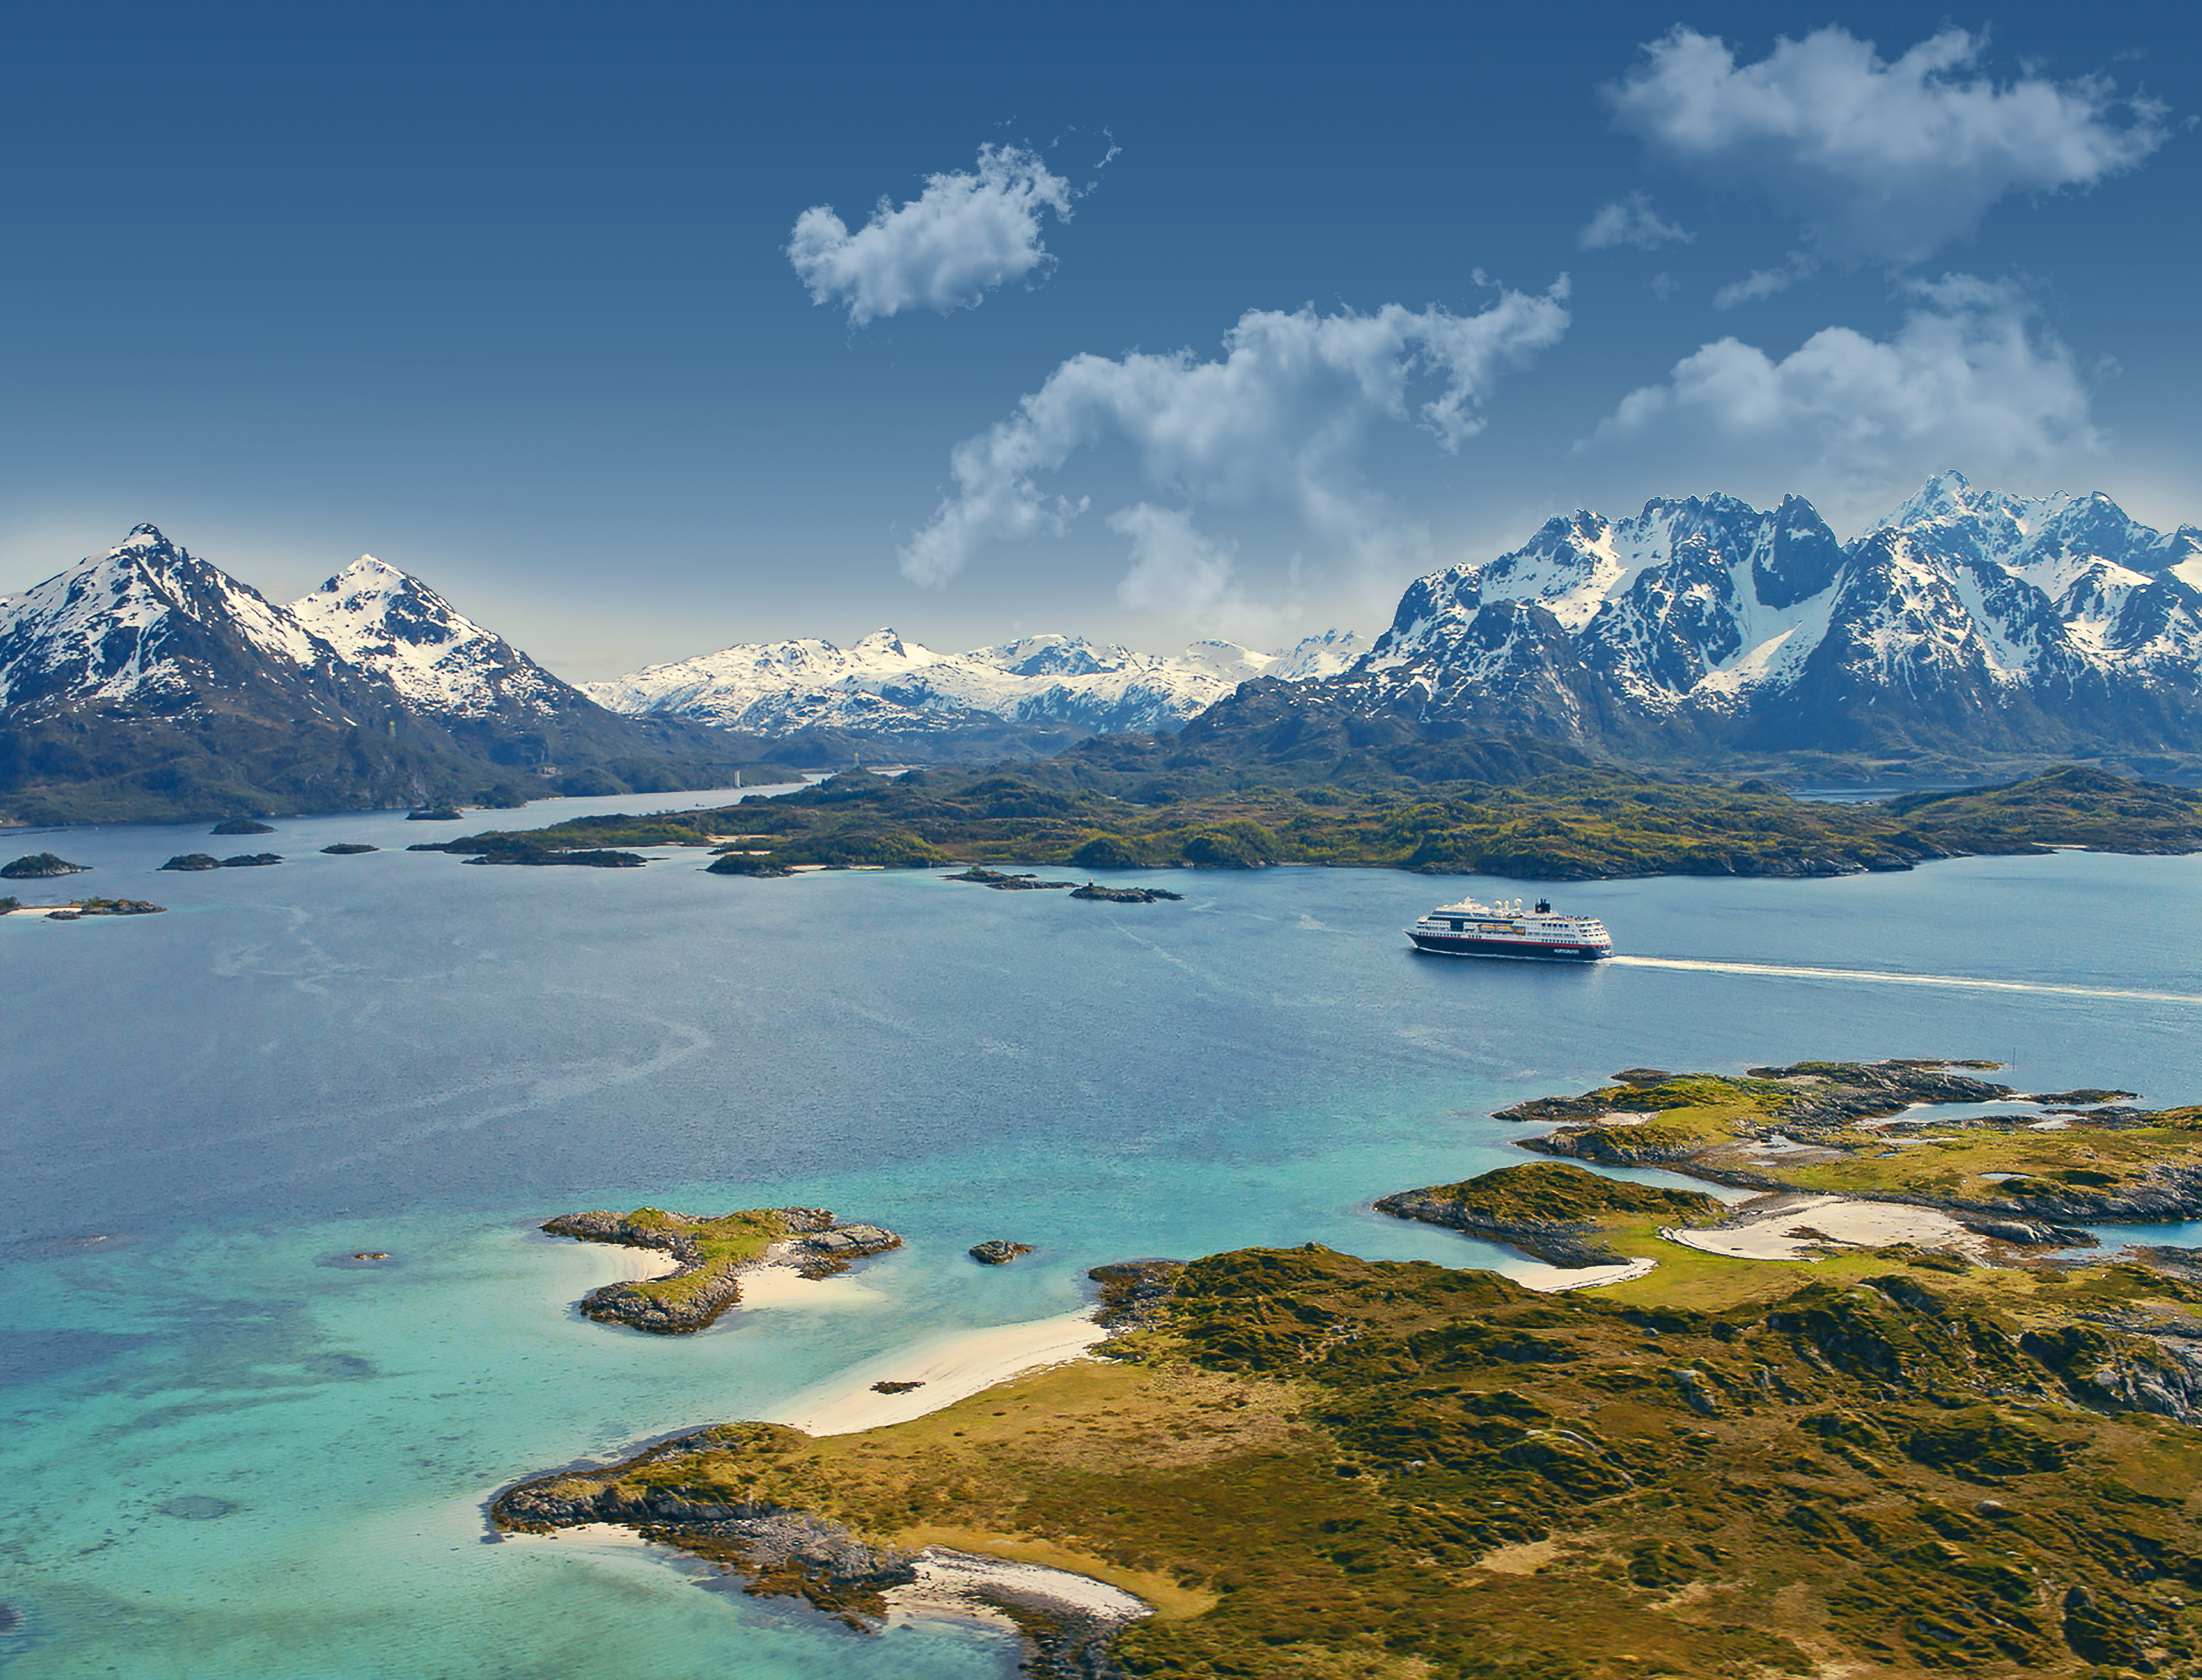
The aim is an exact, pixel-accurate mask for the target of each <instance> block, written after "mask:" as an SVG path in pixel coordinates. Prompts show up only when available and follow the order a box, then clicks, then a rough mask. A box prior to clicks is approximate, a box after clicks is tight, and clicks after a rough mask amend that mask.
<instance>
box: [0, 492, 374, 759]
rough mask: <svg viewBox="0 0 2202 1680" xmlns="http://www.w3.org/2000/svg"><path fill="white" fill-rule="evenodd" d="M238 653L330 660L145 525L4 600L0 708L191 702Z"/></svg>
mask: <svg viewBox="0 0 2202 1680" xmlns="http://www.w3.org/2000/svg"><path fill="white" fill-rule="evenodd" d="M225 645H229V646H231V647H232V648H233V651H237V652H241V653H243V654H244V656H245V657H248V658H253V657H256V658H259V659H264V660H266V661H268V662H270V663H272V664H274V666H276V667H277V668H279V669H290V670H293V671H307V670H310V669H314V668H315V667H316V666H318V665H321V664H322V663H325V662H327V661H328V660H330V659H331V658H332V657H333V650H332V649H331V648H330V647H329V646H328V645H327V643H325V642H323V641H321V640H320V639H318V638H317V637H315V635H314V634H312V633H311V632H310V631H309V630H308V629H307V628H305V627H304V626H303V625H302V624H300V623H299V622H297V619H296V618H294V617H292V616H291V614H289V613H288V612H286V611H285V610H284V609H282V608H281V607H280V606H276V605H274V604H273V603H271V602H269V601H268V600H266V599H264V598H262V596H261V595H260V593H259V592H257V591H256V590H253V589H250V588H248V587H245V586H244V584H241V583H238V581H236V580H235V579H233V578H232V577H230V576H228V575H227V574H226V573H224V572H222V571H221V570H219V569H217V568H215V567H214V566H211V565H209V564H208V563H206V562H205V561H203V560H201V559H198V558H197V557H195V556H193V555H191V554H190V553H189V552H187V551H185V550H184V549H181V548H179V547H178V546H176V545H174V543H171V542H170V541H169V540H168V539H167V538H166V537H164V536H163V535H162V533H160V531H159V530H157V529H156V528H154V527H153V526H150V525H140V526H138V527H137V528H135V529H133V530H132V532H131V533H130V534H129V535H128V536H127V538H125V539H123V540H122V541H121V543H118V544H117V545H115V547H113V548H111V549H109V550H108V551H107V552H106V553H104V554H98V555H93V556H91V557H89V558H86V559H83V560H79V561H78V562H77V563H75V564H74V565H73V566H69V567H68V568H67V569H64V570H62V572H60V573H59V574H57V575H55V576H53V577H50V578H48V579H47V580H46V581H44V583H41V584H38V585H37V586H36V587H33V588H32V589H29V590H26V591H25V592H23V593H22V594H21V595H12V596H9V597H6V598H4V599H0V711H5V712H6V713H8V714H9V715H10V716H13V717H15V720H16V721H21V720H23V719H26V718H28V717H31V716H50V715H53V714H55V713H57V712H60V711H63V710H68V709H69V708H71V707H73V706H76V705H79V704H86V703H90V704H120V703H123V702H130V703H138V702H141V701H142V702H149V703H155V704H166V705H168V706H170V707H172V708H174V707H180V706H185V705H189V704H191V703H192V702H193V701H194V700H195V699H196V698H197V694H198V691H199V689H200V688H201V687H203V685H204V682H205V681H206V679H207V676H208V675H209V671H210V670H211V669H212V668H213V667H214V666H215V665H217V664H220V663H222V648H223V647H224V646H225Z"/></svg>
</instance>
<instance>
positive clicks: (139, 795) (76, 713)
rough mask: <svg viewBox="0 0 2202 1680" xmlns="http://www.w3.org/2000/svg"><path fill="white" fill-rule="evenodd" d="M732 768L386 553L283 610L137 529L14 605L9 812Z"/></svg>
mask: <svg viewBox="0 0 2202 1680" xmlns="http://www.w3.org/2000/svg"><path fill="white" fill-rule="evenodd" d="M733 756H734V755H733V754H732V753H730V752H728V750H727V746H726V745H725V744H724V743H722V741H721V740H720V739H719V738H715V737H712V736H710V735H709V734H707V732H705V731H704V730H701V729H698V728H695V727H694V726H692V725H683V724H680V723H679V722H676V721H674V720H654V719H649V720H645V719H633V718H623V717H620V716H615V715H614V714H612V713H609V712H607V711H606V710H603V708H602V707H600V706H598V704H596V703H595V702H594V701H592V700H591V699H589V698H588V697H587V696H586V695H585V694H582V693H580V691H579V690H577V689H575V688H574V687H571V686H570V685H568V684H567V683H563V682H561V681H558V679H556V677H554V676H552V675H550V673H549V672H547V671H545V670H544V669H542V668H541V667H540V666H539V665H537V664H536V663H534V662H533V660H531V659H529V658H528V657H527V655H525V654H523V653H521V652H520V651H518V650H517V649H515V648H514V647H512V646H511V645H509V643H507V642H505V641H503V640H502V639H501V638H499V637H498V636H496V635H494V634H492V633H491V632H489V631H487V630H485V629H483V628H481V627H480V625H477V624H475V623H474V622H472V621H470V620H468V619H467V618H466V617H464V616H462V615H461V614H460V613H458V612H457V611H456V610H455V609H453V608H452V607H451V606H450V604H449V603H448V602H446V601H445V600H444V599H443V598H441V597H440V596H439V595H437V594H436V593H435V592H434V591H433V590H431V589H429V588H428V587H427V586H426V585H424V584H422V583H421V582H420V581H418V580H417V579H414V578H409V577H408V576H406V575H405V574H403V572H400V571H398V570H397V569H395V568H393V567H389V566H386V565H383V564H382V563H380V562H379V561H375V560H372V559H362V560H360V561H358V562H356V563H354V564H353V565H351V566H350V567H347V568H346V569H344V571H343V572H342V573H340V574H339V575H338V576H336V577H335V578H333V579H331V580H330V581H329V582H328V583H327V584H326V585H324V586H323V587H321V589H319V590H316V591H315V592H314V593H312V594H311V595H309V596H308V597H306V598H305V599H304V600H303V601H300V602H297V603H296V604H293V605H291V606H288V607H286V606H280V605H277V604H274V603H273V602H271V601H268V599H266V598H264V597H262V595H261V594H260V593H259V592H257V591H256V590H254V589H251V588H249V587H246V586H245V585H244V584H242V583H239V582H238V581H236V580H235V579H233V578H232V577H230V576H228V575H227V574H225V573H224V572H222V571H221V569H219V568H217V567H215V566H213V565H211V564H209V563H208V562H206V561H204V560H203V559H200V558H198V557H196V556H194V555H192V554H190V553H189V552H187V551H185V550H184V549H182V548H180V547H179V546H177V545H175V544H174V543H172V542H170V541H169V540H168V538H166V537H165V536H163V535H162V533H160V532H159V531H158V530H156V528H154V527H152V526H150V525H141V526H139V527H138V528H136V529H135V530H133V531H132V532H131V533H130V534H129V535H128V537H127V538H126V539H124V540H123V541H122V542H121V544H119V545H116V546H115V547H114V548H112V549H109V551H107V552H106V553H104V554H100V555H95V556H93V557H91V558H89V559H85V560H81V561H79V562H78V563H75V564H74V565H72V566H70V567H68V568H67V569H64V570H63V571H62V572H61V573H60V574H59V575H56V576H54V577H52V578H50V579H48V580H47V581H45V582H44V583H41V584H39V585H38V587H35V588H33V589H31V590H27V591H26V592H24V593H22V594H21V595H15V596H9V597H5V598H0V817H6V816H17V817H22V818H25V819H26V820H57V819H58V820H67V819H68V818H71V817H75V816H120V817H132V816H197V815H200V814H203V813H207V812H222V813H234V812H235V811H240V810H247V809H282V810H298V809H307V810H341V809H347V808H353V807H356V806H359V805H377V804H380V805H392V804H398V803H403V802H406V801H409V800H414V799H421V798H425V797H432V796H441V797H450V795H452V794H454V793H457V794H461V795H462V796H463V795H465V794H467V793H469V792H471V791H472V790H477V789H486V788H492V787H500V786H509V785H513V778H514V777H515V775H518V776H520V777H522V778H524V779H525V781H526V786H527V787H528V788H529V790H530V791H545V792H548V791H553V790H554V789H556V788H559V787H572V788H574V789H576V790H577V791H591V792H603V793H617V792H621V791H622V790H623V789H624V788H626V787H629V786H632V785H635V782H636V780H637V778H639V780H640V781H641V783H642V784H644V785H647V786H650V787H660V788H664V787H697V786H706V787H707V786H711V785H713V784H714V783H715V781H719V780H721V779H722V778H723V776H724V775H725V772H726V769H727V763H728V762H729V761H730V760H731V759H732V758H733ZM752 756H753V755H752Z"/></svg>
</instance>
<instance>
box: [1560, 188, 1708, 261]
mask: <svg viewBox="0 0 2202 1680" xmlns="http://www.w3.org/2000/svg"><path fill="white" fill-rule="evenodd" d="M1695 238H1697V235H1696V234H1694V233H1689V232H1688V231H1687V230H1686V229H1684V228H1682V227H1678V226H1676V225H1675V223H1674V222H1671V221H1666V220H1665V219H1664V218H1663V217H1662V216H1661V215H1660V214H1659V213H1658V211H1657V210H1655V209H1652V208H1651V200H1650V199H1649V198H1647V197H1645V196H1644V194H1642V193H1641V192H1632V193H1630V194H1629V195H1628V197H1626V198H1622V199H1616V200H1615V201H1614V202H1613V203H1610V204H1601V205H1600V206H1599V212H1598V214H1597V215H1594V216H1593V217H1592V218H1591V219H1590V224H1589V226H1587V227H1585V228H1584V229H1583V231H1582V232H1581V233H1578V234H1576V235H1575V243H1576V244H1577V245H1581V247H1582V248H1583V249H1584V250H1585V251H1610V250H1611V249H1612V248H1613V247H1614V246H1616V245H1634V246H1635V247H1636V248H1637V250H1639V251H1655V250H1657V248H1658V247H1659V246H1661V245H1670V244H1675V243H1678V242H1679V243H1681V244H1683V245H1687V244H1688V243H1689V242H1690V241H1691V240H1692V239H1695Z"/></svg>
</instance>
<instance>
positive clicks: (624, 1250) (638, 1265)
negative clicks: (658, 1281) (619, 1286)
mask: <svg viewBox="0 0 2202 1680" xmlns="http://www.w3.org/2000/svg"><path fill="white" fill-rule="evenodd" d="M605 1247H606V1248H607V1250H608V1252H609V1254H610V1255H611V1259H612V1264H614V1265H615V1266H616V1267H617V1268H618V1270H617V1272H616V1273H615V1277H614V1281H615V1282H620V1283H646V1282H649V1281H650V1280H651V1278H653V1277H670V1276H672V1275H673V1274H674V1272H676V1271H678V1270H680V1261H678V1260H676V1259H674V1258H673V1256H672V1255H670V1254H668V1253H666V1252H665V1251H664V1250H663V1249H662V1248H629V1247H627V1245H626V1244H624V1243H619V1244H607V1245H605Z"/></svg>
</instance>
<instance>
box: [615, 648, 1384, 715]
mask: <svg viewBox="0 0 2202 1680" xmlns="http://www.w3.org/2000/svg"><path fill="white" fill-rule="evenodd" d="M1362 651H1363V641H1362V640H1361V638H1359V637H1358V636H1357V635H1355V634H1353V633H1352V632H1351V631H1345V630H1330V631H1326V632H1324V633H1323V634H1321V635H1317V636H1310V637H1308V638H1306V639H1305V640H1303V641H1300V642H1298V643H1296V644H1295V645H1292V647H1289V648H1286V649H1284V650H1282V651H1280V652H1276V653H1260V652H1256V651H1253V650H1251V649H1249V648H1245V647H1241V646H1239V645H1238V644H1237V643H1235V642H1222V641H1202V642H1195V643H1193V644H1192V645H1191V646H1190V647H1188V648H1186V650H1185V651H1184V652H1183V653H1181V654H1176V655H1166V654H1151V653H1139V652H1135V651H1133V650H1132V649H1129V648H1126V647H1119V646H1116V645H1112V644H1109V643H1098V642H1091V641H1087V640H1085V639H1084V638H1082V637H1078V636H1062V635H1035V636H1023V637H1020V638H1019V639H1018V640H1015V641H1010V642H1004V643H1003V644H1001V645H999V646H996V647H982V648H977V649H974V650H973V651H969V652H967V653H941V652H936V651H934V650H933V649H932V648H929V647H927V646H925V645H923V644H921V643H919V642H914V641H909V640H905V639H904V638H903V637H901V636H899V635H898V634H896V633H895V632H894V631H892V630H891V629H889V630H876V631H874V632H873V633H872V634H870V635H868V636H866V637H864V638H863V640H861V641H858V642H857V643H856V644H855V645H852V646H850V647H846V648H843V647H837V646H835V645H833V643H831V642H826V641H818V640H793V641H782V642H751V643H744V644H741V645H737V646H733V647H729V648H725V649H722V650H721V651H719V652H716V653H707V654H704V655H702V656H700V657H697V658H693V659H683V660H680V661H677V662H675V663H670V664H664V665H652V666H651V667H649V668H648V669H644V670H640V671H637V672H634V673H633V675H628V676H623V677H616V678H613V679H611V680H610V681H603V682H591V683H584V684H583V685H582V688H583V690H584V692H585V693H587V694H588V695H589V696H590V698H591V699H594V700H596V701H597V702H598V704H600V705H603V706H607V707H609V708H610V709H611V710H614V711H620V712H627V713H629V714H635V715H639V714H645V713H657V714H663V715H669V716H679V717H685V718H690V719H692V720H694V721H696V722H704V723H710V724H715V725H717V726H719V727H720V728H729V729H739V730H743V731H745V732H747V733H751V734H763V735H785V734H794V733H795V732H797V731H798V730H802V729H821V728H824V729H848V730H856V731H861V732H864V733H880V732H898V733H899V732H913V733H921V734H939V733H944V732H946V731H949V730H953V729H959V728H972V727H979V726H985V725H989V724H995V723H1004V722H1007V723H1026V724H1039V725H1049V724H1059V725H1062V726H1064V727H1067V728H1078V729H1084V730H1089V731H1092V732H1093V733H1096V734H1121V733H1124V732H1127V731H1142V732H1145V731H1155V730H1172V729H1175V728H1179V727H1180V726H1181V725H1182V724H1184V723H1185V722H1186V721H1187V720H1188V719H1190V718H1192V717H1193V716H1197V715H1198V713H1200V712H1202V711H1204V710H1206V709H1207V708H1208V707H1209V706H1210V705H1211V704H1214V703H1215V702H1216V700H1218V699H1222V697H1223V696H1224V695H1226V694H1228V693H1230V692H1231V691H1232V690H1233V689H1234V688H1236V687H1238V686H1239V684H1240V683H1241V682H1244V681H1247V680H1248V679H1250V678H1251V677H1256V676H1263V675H1269V676H1277V677H1282V678H1285V679H1287V680H1290V681H1302V680H1305V679H1308V678H1312V677H1322V676H1329V675H1334V674H1335V673H1337V672H1339V671H1342V670H1344V669H1346V667H1348V666H1349V665H1351V663H1353V661H1354V660H1355V659H1356V658H1357V657H1359V655H1360V654H1361V652H1362Z"/></svg>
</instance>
